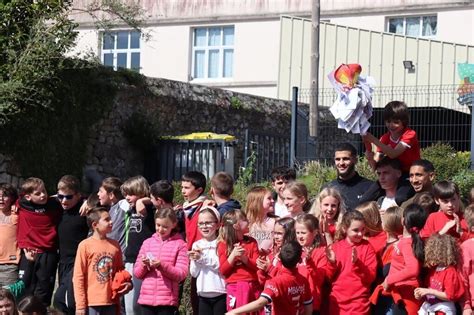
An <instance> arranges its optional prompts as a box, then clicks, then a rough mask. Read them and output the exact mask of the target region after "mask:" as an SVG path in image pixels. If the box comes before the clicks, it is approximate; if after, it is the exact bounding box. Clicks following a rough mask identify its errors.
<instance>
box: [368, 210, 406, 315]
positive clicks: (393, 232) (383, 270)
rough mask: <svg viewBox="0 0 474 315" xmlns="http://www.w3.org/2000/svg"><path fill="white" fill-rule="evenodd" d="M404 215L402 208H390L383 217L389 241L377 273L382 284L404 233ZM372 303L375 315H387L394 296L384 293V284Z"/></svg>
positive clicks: (380, 286) (375, 294)
mask: <svg viewBox="0 0 474 315" xmlns="http://www.w3.org/2000/svg"><path fill="white" fill-rule="evenodd" d="M402 213H403V209H402V208H400V207H390V208H388V209H387V210H386V211H385V213H384V215H383V222H382V227H383V230H384V232H385V233H386V234H387V238H386V240H387V241H386V244H385V247H384V248H383V252H382V265H381V266H379V269H378V271H377V277H381V279H382V281H381V282H383V279H385V277H387V275H388V273H389V271H390V265H391V262H392V254H393V250H394V248H395V245H396V244H397V242H398V238H399V237H400V236H401V235H402V233H403V225H402V219H403V218H402ZM370 301H371V302H372V303H373V304H374V308H373V314H387V313H389V312H390V309H391V308H392V304H393V299H392V295H391V294H390V293H389V292H385V291H383V286H382V284H379V285H378V286H377V287H376V288H375V290H374V292H373V293H372V296H371V297H370Z"/></svg>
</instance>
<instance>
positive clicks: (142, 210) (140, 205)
mask: <svg viewBox="0 0 474 315" xmlns="http://www.w3.org/2000/svg"><path fill="white" fill-rule="evenodd" d="M143 199H144V198H140V199H138V200H137V201H136V202H135V210H137V213H138V214H139V215H141V216H142V217H146V206H145V203H144V202H143Z"/></svg>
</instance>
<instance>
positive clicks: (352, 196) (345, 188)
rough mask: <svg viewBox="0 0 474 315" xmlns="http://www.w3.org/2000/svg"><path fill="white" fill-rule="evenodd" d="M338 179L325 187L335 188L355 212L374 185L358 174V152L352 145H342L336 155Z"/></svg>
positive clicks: (347, 205) (348, 207)
mask: <svg viewBox="0 0 474 315" xmlns="http://www.w3.org/2000/svg"><path fill="white" fill-rule="evenodd" d="M334 164H335V166H336V171H337V178H336V179H335V180H333V181H331V182H329V183H327V184H326V185H324V187H335V188H337V189H338V190H339V191H340V192H341V195H342V197H343V198H344V203H345V206H346V208H347V209H348V210H354V209H355V207H357V206H358V205H359V203H360V199H361V197H362V195H363V194H364V193H365V192H366V191H367V189H368V188H369V187H370V186H371V185H372V183H373V182H372V181H370V180H368V179H367V178H364V177H362V176H360V175H359V173H357V172H356V170H355V166H356V164H357V150H356V148H355V147H354V146H353V145H352V144H350V143H347V142H346V143H342V144H341V145H339V146H338V147H337V148H336V151H335V153H334Z"/></svg>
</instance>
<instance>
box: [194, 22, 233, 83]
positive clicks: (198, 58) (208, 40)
mask: <svg viewBox="0 0 474 315" xmlns="http://www.w3.org/2000/svg"><path fill="white" fill-rule="evenodd" d="M192 54H193V58H192V59H193V64H192V76H193V78H194V79H221V78H232V76H233V72H234V71H233V68H234V27H233V26H224V27H203V28H195V29H194V31H193V52H192Z"/></svg>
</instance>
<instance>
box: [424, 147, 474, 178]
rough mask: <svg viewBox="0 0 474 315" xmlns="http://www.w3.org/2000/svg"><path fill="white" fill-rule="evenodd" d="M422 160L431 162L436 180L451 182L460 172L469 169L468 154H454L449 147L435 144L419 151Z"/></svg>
mask: <svg viewBox="0 0 474 315" xmlns="http://www.w3.org/2000/svg"><path fill="white" fill-rule="evenodd" d="M421 156H422V158H423V159H426V160H429V161H431V163H433V165H434V167H435V170H436V180H437V181H438V180H452V178H453V177H454V176H455V175H456V174H458V173H459V172H460V171H462V170H466V169H467V168H468V167H469V164H470V161H469V158H470V155H469V153H468V152H466V153H462V152H456V151H455V150H454V149H453V148H452V147H451V146H450V145H448V144H445V143H436V144H433V145H431V146H429V147H426V148H424V149H423V150H422V151H421Z"/></svg>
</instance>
